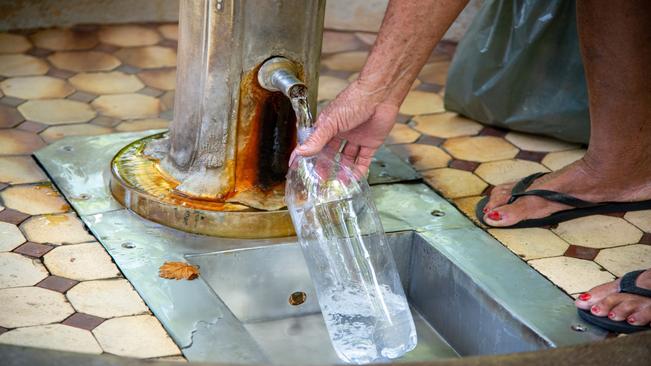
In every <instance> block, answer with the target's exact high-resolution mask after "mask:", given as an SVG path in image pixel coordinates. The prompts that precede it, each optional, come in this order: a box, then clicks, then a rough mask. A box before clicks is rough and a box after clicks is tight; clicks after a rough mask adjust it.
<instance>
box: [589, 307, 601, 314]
mask: <svg viewBox="0 0 651 366" xmlns="http://www.w3.org/2000/svg"><path fill="white" fill-rule="evenodd" d="M590 310H592V312H593V313H598V312H599V307H598V306H593V307H592V308H591V309H590Z"/></svg>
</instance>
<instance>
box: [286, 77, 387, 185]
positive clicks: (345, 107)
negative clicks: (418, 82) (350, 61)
mask: <svg viewBox="0 0 651 366" xmlns="http://www.w3.org/2000/svg"><path fill="white" fill-rule="evenodd" d="M380 95H384V90H374V88H371V87H369V86H367V85H365V84H364V83H363V82H361V81H359V80H356V81H354V82H353V83H351V84H350V85H349V86H348V87H347V88H346V89H344V90H343V91H342V92H341V93H339V95H338V96H337V97H336V98H335V99H334V100H333V101H332V102H330V104H328V106H327V107H326V109H325V110H323V111H322V112H321V113H320V114H319V116H318V118H317V122H316V130H315V131H314V133H313V134H312V136H310V138H309V139H308V140H307V141H306V142H305V143H304V144H303V145H300V146H298V147H297V148H296V150H295V152H296V153H297V154H299V155H302V156H312V155H316V154H318V153H319V152H320V151H321V150H322V149H323V148H324V147H325V146H326V145H327V144H332V145H333V146H332V147H333V148H334V149H337V148H338V147H339V145H340V143H341V140H346V141H348V143H347V144H346V146H345V148H344V151H343V154H344V155H345V156H346V157H348V158H350V159H351V160H352V161H354V162H355V167H356V168H357V170H358V171H359V173H361V174H362V175H364V174H366V172H367V171H368V167H369V165H370V164H371V158H372V157H373V154H375V151H377V149H378V148H379V147H380V145H382V143H383V142H384V139H385V138H386V137H387V135H388V134H389V132H390V131H391V128H393V125H394V123H395V121H396V117H397V115H398V110H399V106H398V105H395V104H392V103H387V102H384V101H382V99H381V98H380V97H379V96H380Z"/></svg>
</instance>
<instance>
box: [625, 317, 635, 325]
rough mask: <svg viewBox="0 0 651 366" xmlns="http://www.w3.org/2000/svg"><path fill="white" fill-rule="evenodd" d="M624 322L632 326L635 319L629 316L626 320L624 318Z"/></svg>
mask: <svg viewBox="0 0 651 366" xmlns="http://www.w3.org/2000/svg"><path fill="white" fill-rule="evenodd" d="M626 321H627V322H629V323H631V324H632V323H635V318H633V317H632V316H629V317H628V318H626Z"/></svg>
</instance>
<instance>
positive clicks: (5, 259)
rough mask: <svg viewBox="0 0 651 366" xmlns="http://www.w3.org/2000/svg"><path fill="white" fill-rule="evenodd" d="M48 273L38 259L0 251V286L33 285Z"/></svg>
mask: <svg viewBox="0 0 651 366" xmlns="http://www.w3.org/2000/svg"><path fill="white" fill-rule="evenodd" d="M48 275H49V273H48V272H47V270H46V269H45V267H43V265H42V264H41V261H40V260H38V259H32V258H27V257H25V256H23V255H20V254H17V253H0V288H8V287H23V286H34V285H35V284H37V283H39V282H41V281H42V280H43V279H44V278H45V277H47V276H48Z"/></svg>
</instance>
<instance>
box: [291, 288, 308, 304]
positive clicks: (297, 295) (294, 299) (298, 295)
mask: <svg viewBox="0 0 651 366" xmlns="http://www.w3.org/2000/svg"><path fill="white" fill-rule="evenodd" d="M306 299H307V294H306V293H305V292H303V291H296V292H294V293H293V294H291V295H289V304H290V305H293V306H298V305H301V304H302V303H304V302H305V300H306Z"/></svg>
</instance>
